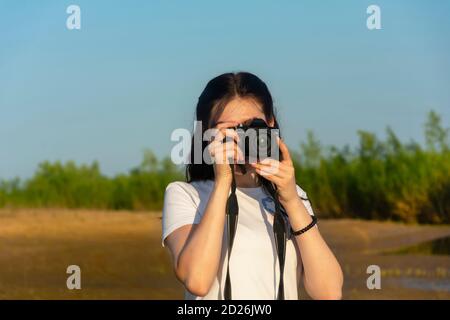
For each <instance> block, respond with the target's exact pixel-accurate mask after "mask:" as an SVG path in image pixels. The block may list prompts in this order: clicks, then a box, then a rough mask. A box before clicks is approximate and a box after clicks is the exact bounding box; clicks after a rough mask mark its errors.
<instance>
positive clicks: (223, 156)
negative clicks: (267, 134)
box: [208, 122, 244, 184]
mask: <svg viewBox="0 0 450 320" xmlns="http://www.w3.org/2000/svg"><path fill="white" fill-rule="evenodd" d="M236 126H237V123H234V122H226V123H225V122H224V123H221V124H219V125H217V127H215V128H214V129H217V132H215V134H214V139H213V140H212V141H211V143H210V144H209V145H208V151H209V155H210V156H211V158H212V159H214V176H215V181H216V182H225V183H227V184H231V181H232V179H233V175H232V172H231V168H230V163H237V162H239V161H243V160H244V155H243V153H242V151H241V150H240V148H239V146H238V142H239V135H238V134H237V132H236V130H234V129H231V128H233V127H236ZM225 138H227V140H226V141H225V142H224V141H223V140H224V139H225Z"/></svg>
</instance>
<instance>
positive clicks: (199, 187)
mask: <svg viewBox="0 0 450 320" xmlns="http://www.w3.org/2000/svg"><path fill="white" fill-rule="evenodd" d="M213 185H214V183H213V181H212V180H198V181H193V182H185V181H174V182H171V183H169V184H168V185H167V187H166V195H168V194H174V193H175V194H177V193H187V194H189V195H191V196H192V195H195V196H199V195H201V194H204V193H208V192H209V191H211V189H212V187H213Z"/></svg>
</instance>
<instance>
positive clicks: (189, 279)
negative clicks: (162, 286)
mask: <svg viewBox="0 0 450 320" xmlns="http://www.w3.org/2000/svg"><path fill="white" fill-rule="evenodd" d="M227 125H229V126H231V125H235V124H234V123H231V124H230V123H224V124H222V126H227ZM225 136H230V137H234V138H235V139H237V134H236V133H235V132H234V131H227V132H223V134H222V135H220V134H219V135H217V136H216V137H215V140H214V141H213V142H212V143H211V144H210V145H209V151H210V154H211V155H212V156H215V157H216V161H217V158H219V157H217V155H218V154H219V152H220V154H221V155H222V157H223V158H219V159H218V161H217V162H216V163H215V165H214V171H215V182H214V188H213V190H212V192H211V194H210V197H209V200H208V204H207V205H206V208H205V212H204V214H203V217H202V219H201V221H200V223H199V224H197V225H186V226H183V227H180V228H178V229H176V230H175V231H173V232H172V233H171V234H170V235H169V236H168V237H167V238H166V242H165V243H166V244H167V246H168V248H169V250H170V252H171V255H172V260H173V263H174V269H175V274H176V276H177V278H178V279H179V280H180V281H181V282H182V283H183V284H184V286H185V287H186V289H187V290H188V291H190V292H191V293H193V294H195V295H197V296H205V295H206V294H207V293H208V291H209V289H210V287H211V285H212V283H213V281H214V278H215V277H216V275H217V272H218V268H219V262H220V257H221V251H222V240H223V230H224V226H225V209H226V202H227V199H228V195H229V191H230V187H231V180H232V174H231V169H230V166H229V164H228V162H227V161H225V160H226V159H227V156H228V155H230V154H231V155H232V156H233V157H234V158H235V159H237V158H239V157H242V153H241V152H240V151H238V148H237V144H236V141H230V142H227V143H222V140H223V138H224V137H225Z"/></svg>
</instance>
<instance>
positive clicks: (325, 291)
mask: <svg viewBox="0 0 450 320" xmlns="http://www.w3.org/2000/svg"><path fill="white" fill-rule="evenodd" d="M284 207H285V208H286V211H287V212H288V215H289V220H290V223H291V225H292V228H293V229H294V230H299V229H302V228H304V227H306V226H307V225H308V224H309V223H310V222H311V221H312V219H311V217H310V215H309V213H308V212H307V210H306V208H305V206H304V205H303V203H302V202H301V200H300V198H297V200H292V201H291V202H290V203H289V204H285V205H284ZM296 243H297V246H298V248H299V251H300V252H301V263H303V274H304V277H303V281H304V285H305V289H306V291H307V292H308V294H309V295H310V296H311V298H313V299H340V298H341V289H342V284H343V275H342V270H341V267H340V266H339V263H338V261H337V260H336V258H335V256H334V254H333V253H332V252H331V250H330V248H329V247H328V245H327V244H326V243H325V241H324V239H323V238H322V236H321V235H320V232H319V229H318V228H316V227H313V228H312V229H310V230H308V231H307V232H306V233H304V234H302V235H299V236H297V237H296Z"/></svg>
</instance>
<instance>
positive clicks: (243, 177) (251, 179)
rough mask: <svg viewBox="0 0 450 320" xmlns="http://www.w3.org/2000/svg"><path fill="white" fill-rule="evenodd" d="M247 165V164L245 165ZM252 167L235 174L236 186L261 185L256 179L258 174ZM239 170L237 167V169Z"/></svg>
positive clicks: (254, 186)
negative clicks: (244, 171)
mask: <svg viewBox="0 0 450 320" xmlns="http://www.w3.org/2000/svg"><path fill="white" fill-rule="evenodd" d="M246 167H247V166H246ZM252 169H253V168H251V167H250V168H248V169H247V172H246V173H245V174H242V173H237V174H235V179H236V186H237V187H240V188H256V187H259V186H261V182H260V180H259V179H258V174H256V172H255V171H254V170H252ZM238 170H239V169H238Z"/></svg>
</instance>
